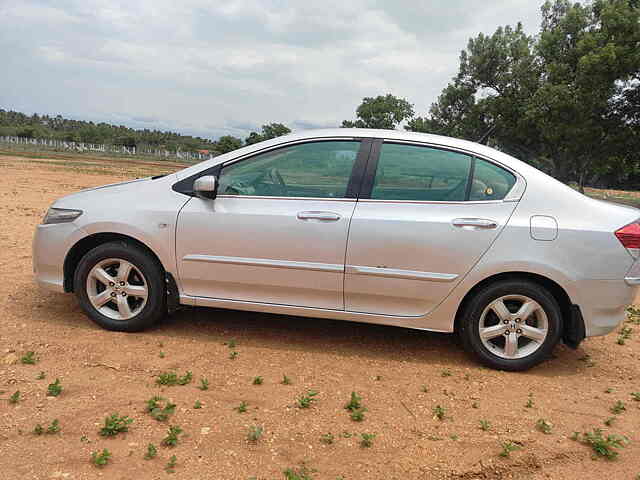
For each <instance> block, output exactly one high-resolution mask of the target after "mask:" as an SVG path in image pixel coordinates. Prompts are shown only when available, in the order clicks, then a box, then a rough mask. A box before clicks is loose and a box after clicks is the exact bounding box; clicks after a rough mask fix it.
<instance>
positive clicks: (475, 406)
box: [471, 402, 480, 408]
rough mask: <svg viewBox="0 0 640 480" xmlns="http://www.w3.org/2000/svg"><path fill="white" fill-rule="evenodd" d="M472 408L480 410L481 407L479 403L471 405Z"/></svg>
mask: <svg viewBox="0 0 640 480" xmlns="http://www.w3.org/2000/svg"><path fill="white" fill-rule="evenodd" d="M471 408H480V405H479V404H478V402H473V403H472V404H471Z"/></svg>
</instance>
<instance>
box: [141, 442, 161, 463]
mask: <svg viewBox="0 0 640 480" xmlns="http://www.w3.org/2000/svg"><path fill="white" fill-rule="evenodd" d="M156 455H158V449H157V447H156V446H155V445H154V444H153V443H150V444H149V445H147V453H145V454H144V459H145V460H151V459H152V458H155V456H156Z"/></svg>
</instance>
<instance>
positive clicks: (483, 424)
mask: <svg viewBox="0 0 640 480" xmlns="http://www.w3.org/2000/svg"><path fill="white" fill-rule="evenodd" d="M490 428H491V423H490V422H489V420H480V430H484V431H485V432H486V431H487V430H489V429H490Z"/></svg>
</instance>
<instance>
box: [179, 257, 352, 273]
mask: <svg viewBox="0 0 640 480" xmlns="http://www.w3.org/2000/svg"><path fill="white" fill-rule="evenodd" d="M182 260H183V261H185V262H204V263H225V264H229V265H246V266H251V267H271V268H288V269H293V270H311V271H317V272H332V273H344V265H338V264H335V263H317V262H296V261H292V260H275V259H271V258H244V257H227V256H224V255H195V254H192V255H185V256H184V257H182Z"/></svg>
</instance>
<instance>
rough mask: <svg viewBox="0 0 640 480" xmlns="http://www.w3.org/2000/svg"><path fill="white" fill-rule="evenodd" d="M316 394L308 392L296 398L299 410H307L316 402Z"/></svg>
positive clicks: (311, 391)
mask: <svg viewBox="0 0 640 480" xmlns="http://www.w3.org/2000/svg"><path fill="white" fill-rule="evenodd" d="M317 395H318V392H316V391H313V390H309V391H308V392H307V393H305V394H302V395H300V396H299V397H298V400H297V402H298V407H300V408H309V407H310V406H311V404H312V403H313V402H315V401H316V398H315V397H316V396H317Z"/></svg>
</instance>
